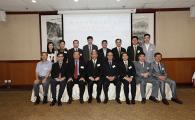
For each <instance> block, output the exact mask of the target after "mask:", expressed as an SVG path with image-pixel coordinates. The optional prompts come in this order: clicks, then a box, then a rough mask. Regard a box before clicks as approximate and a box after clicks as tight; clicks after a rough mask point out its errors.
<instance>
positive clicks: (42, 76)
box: [33, 52, 52, 105]
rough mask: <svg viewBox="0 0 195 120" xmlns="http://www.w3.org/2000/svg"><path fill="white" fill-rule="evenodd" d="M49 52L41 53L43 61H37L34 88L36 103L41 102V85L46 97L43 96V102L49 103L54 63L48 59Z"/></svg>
mask: <svg viewBox="0 0 195 120" xmlns="http://www.w3.org/2000/svg"><path fill="white" fill-rule="evenodd" d="M47 57H48V56H47V52H42V53H41V61H40V62H38V63H37V66H36V80H35V81H34V85H33V89H34V92H35V96H36V101H35V103H34V104H35V105H37V104H39V103H40V96H39V85H43V91H44V98H43V104H46V103H47V93H48V88H49V82H50V77H49V75H50V72H51V67H52V63H51V62H50V61H47Z"/></svg>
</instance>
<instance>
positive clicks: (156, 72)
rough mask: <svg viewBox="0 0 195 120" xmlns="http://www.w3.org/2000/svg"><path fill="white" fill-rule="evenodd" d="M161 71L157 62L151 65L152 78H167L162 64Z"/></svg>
mask: <svg viewBox="0 0 195 120" xmlns="http://www.w3.org/2000/svg"><path fill="white" fill-rule="evenodd" d="M160 66H161V67H160V69H159V67H158V64H156V62H153V63H151V69H152V76H153V77H155V78H157V77H158V76H167V72H166V70H165V66H164V64H162V63H160Z"/></svg>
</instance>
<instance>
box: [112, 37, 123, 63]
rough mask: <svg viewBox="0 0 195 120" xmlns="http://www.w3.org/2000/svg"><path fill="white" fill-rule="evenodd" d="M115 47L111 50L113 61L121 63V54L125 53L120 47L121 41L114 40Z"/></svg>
mask: <svg viewBox="0 0 195 120" xmlns="http://www.w3.org/2000/svg"><path fill="white" fill-rule="evenodd" d="M115 43H116V47H115V48H113V49H112V52H113V55H114V60H115V61H117V62H120V61H122V53H124V52H126V50H125V48H123V47H121V44H122V40H121V39H116V40H115Z"/></svg>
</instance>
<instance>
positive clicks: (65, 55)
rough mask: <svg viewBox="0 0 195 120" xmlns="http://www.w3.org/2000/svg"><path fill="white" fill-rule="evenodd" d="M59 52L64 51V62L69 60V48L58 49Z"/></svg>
mask: <svg viewBox="0 0 195 120" xmlns="http://www.w3.org/2000/svg"><path fill="white" fill-rule="evenodd" d="M58 53H63V54H64V60H63V61H64V62H67V60H68V49H66V48H65V49H58Z"/></svg>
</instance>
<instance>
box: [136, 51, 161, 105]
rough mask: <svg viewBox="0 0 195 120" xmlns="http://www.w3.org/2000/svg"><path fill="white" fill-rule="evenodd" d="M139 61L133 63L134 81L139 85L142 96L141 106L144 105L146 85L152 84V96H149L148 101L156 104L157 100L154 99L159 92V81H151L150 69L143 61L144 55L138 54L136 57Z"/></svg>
mask: <svg viewBox="0 0 195 120" xmlns="http://www.w3.org/2000/svg"><path fill="white" fill-rule="evenodd" d="M138 59H139V61H136V62H135V63H134V65H135V69H136V81H137V83H140V91H141V96H142V101H141V103H142V104H145V103H146V95H145V94H146V84H147V83H152V94H151V96H150V98H149V99H150V100H151V101H153V102H155V103H158V100H157V99H156V98H157V96H158V90H159V81H158V80H155V79H153V77H152V71H151V70H152V69H151V66H150V64H149V63H147V62H146V61H145V54H144V53H140V54H139V55H138Z"/></svg>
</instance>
